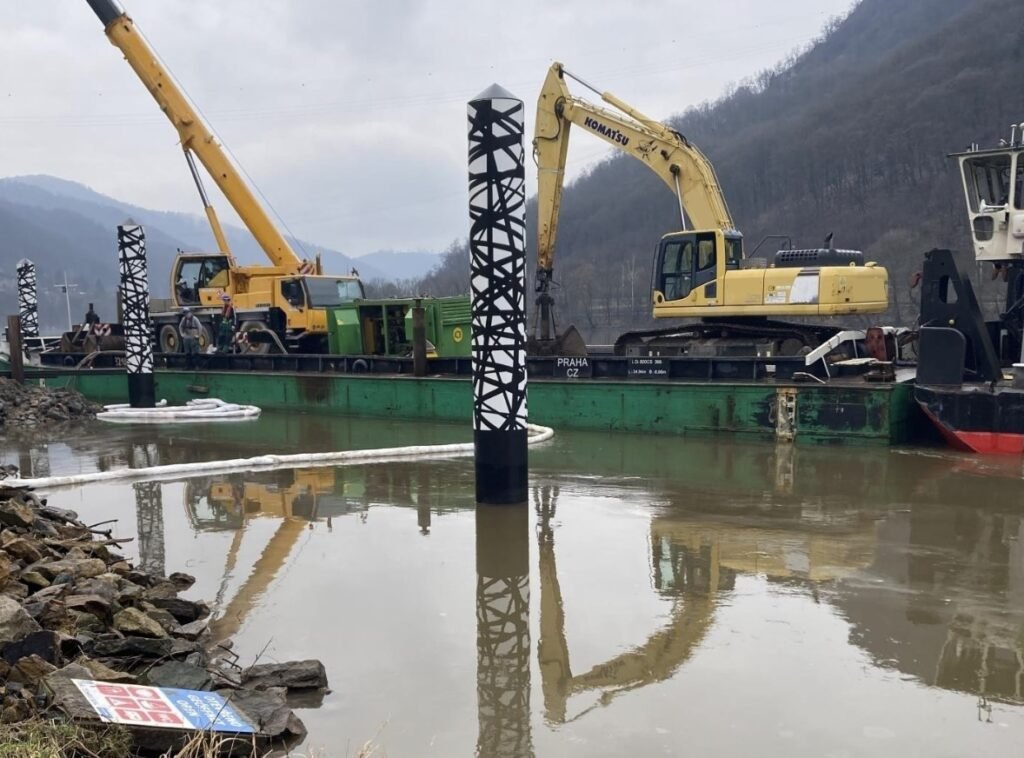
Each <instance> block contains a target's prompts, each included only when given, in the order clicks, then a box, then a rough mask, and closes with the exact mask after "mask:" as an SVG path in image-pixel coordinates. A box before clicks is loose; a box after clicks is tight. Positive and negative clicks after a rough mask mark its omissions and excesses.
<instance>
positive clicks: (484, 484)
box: [469, 84, 528, 507]
mask: <svg viewBox="0 0 1024 758" xmlns="http://www.w3.org/2000/svg"><path fill="white" fill-rule="evenodd" d="M523 130H524V124H523V101H522V100H520V99H518V98H517V97H515V96H514V95H512V94H510V93H509V92H507V91H506V90H504V89H502V88H501V87H499V86H498V85H496V84H495V85H492V86H491V87H490V88H489V89H487V90H486V91H485V92H483V93H481V94H480V95H479V96H478V97H476V98H474V99H473V100H471V101H470V102H469V216H470V220H471V227H470V232H469V245H470V264H469V265H470V287H471V291H472V316H473V441H474V443H475V447H476V500H477V503H485V504H491V505H506V504H522V505H523V506H524V507H525V504H526V501H527V479H528V467H527V440H526V434H527V431H526V283H525V274H526V245H525V231H526V230H525V226H526V215H525V209H526V191H525V190H526V188H525V181H526V171H525V168H524V164H523V156H524V151H523Z"/></svg>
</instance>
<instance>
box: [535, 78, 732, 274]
mask: <svg viewBox="0 0 1024 758" xmlns="http://www.w3.org/2000/svg"><path fill="white" fill-rule="evenodd" d="M566 76H569V77H572V78H574V79H576V80H577V81H579V82H580V83H581V84H583V85H584V86H585V87H588V88H589V89H593V88H592V87H590V85H588V84H586V82H583V81H582V80H580V79H578V78H576V77H574V76H573V75H572V74H570V73H569V72H568V71H566V70H565V67H564V66H562V64H561V63H554V64H553V65H552V66H551V68H550V69H549V70H548V75H547V79H545V80H544V88H543V90H541V93H540V98H539V99H538V101H537V121H536V126H535V135H534V140H533V151H534V157H535V159H536V161H537V174H538V190H537V209H538V210H537V218H538V220H537V229H538V244H537V267H538V269H539V270H544V271H548V272H550V271H551V269H552V267H553V264H554V248H555V239H556V237H557V233H558V212H559V206H560V203H561V198H562V185H563V181H564V177H565V159H566V154H567V151H568V147H569V131H570V126H571V125H572V124H576V125H577V126H580V127H582V128H584V129H586V130H587V131H588V132H591V133H592V134H595V135H597V136H598V137H600V138H601V139H603V140H604V141H605V142H607V143H608V144H609V145H611V146H612V147H615V148H617V149H619V150H621V151H622V152H624V153H626V154H627V155H630V156H632V157H634V158H636V159H637V160H639V161H641V162H642V163H644V165H646V166H647V167H648V168H650V169H651V170H652V171H653V172H654V173H656V174H657V175H658V176H659V177H660V178H661V180H662V181H663V182H665V184H666V185H667V186H668V188H669V189H670V190H672V192H673V193H674V194H675V195H676V197H677V198H678V200H679V204H680V214H681V220H682V212H683V210H685V212H686V215H688V216H689V217H690V221H691V222H692V224H693V225H694V226H696V227H697V228H699V229H723V230H725V229H732V228H733V226H734V225H733V221H732V216H731V214H730V213H729V207H728V206H727V205H726V202H725V196H724V195H723V193H722V189H721V187H720V186H719V183H718V177H717V176H716V175H715V169H714V167H713V166H712V165H711V163H710V162H709V161H708V159H707V158H706V157H705V156H704V154H703V153H702V152H701V151H700V150H698V149H697V147H696V146H694V145H692V144H691V143H690V142H689V141H688V140H687V139H686V137H684V136H683V135H682V134H680V133H679V132H677V131H675V130H674V129H672V128H671V127H669V126H666V125H665V124H663V123H661V122H660V121H655V120H654V119H652V118H650V117H649V116H645V115H644V114H643V113H641V112H640V111H638V110H636V109H635V108H633V107H632V106H630V105H627V104H626V103H624V102H623V101H622V100H620V99H619V98H617V97H615V96H614V95H612V94H611V93H609V92H599V93H598V94H599V95H600V97H601V99H602V100H603V101H604V102H606V103H608V104H609V105H611V106H613V107H614V108H616V109H617V110H618V111H620V113H616V112H614V111H611V110H609V109H607V108H601V107H598V106H596V105H592V104H591V103H588V102H587V101H586V100H582V99H581V98H578V97H574V96H573V95H571V94H570V93H569V88H568V86H567V85H566V82H565V77H566ZM594 91H595V92H597V90H594ZM684 228H685V226H684Z"/></svg>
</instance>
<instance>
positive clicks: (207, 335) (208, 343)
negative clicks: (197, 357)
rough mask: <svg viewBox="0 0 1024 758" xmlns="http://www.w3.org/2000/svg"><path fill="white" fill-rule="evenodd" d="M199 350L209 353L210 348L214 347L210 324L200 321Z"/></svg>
mask: <svg viewBox="0 0 1024 758" xmlns="http://www.w3.org/2000/svg"><path fill="white" fill-rule="evenodd" d="M197 341H198V342H199V352H200V353H203V354H205V353H208V352H210V348H211V347H213V332H212V331H211V330H210V325H209V324H204V323H200V325H199V338H198V340H197Z"/></svg>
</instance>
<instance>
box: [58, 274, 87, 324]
mask: <svg viewBox="0 0 1024 758" xmlns="http://www.w3.org/2000/svg"><path fill="white" fill-rule="evenodd" d="M54 289H56V290H59V291H60V292H63V293H64V302H65V304H66V305H67V307H68V331H69V332H70V331H71V292H70V291H71V290H72V289H78V285H77V284H68V272H67V271H65V272H64V284H58V285H57V286H56V287H55V288H54ZM83 294H84V293H83Z"/></svg>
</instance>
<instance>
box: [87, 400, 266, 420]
mask: <svg viewBox="0 0 1024 758" xmlns="http://www.w3.org/2000/svg"><path fill="white" fill-rule="evenodd" d="M165 403H166V401H164V400H161V401H160V403H159V404H158V405H157V407H155V408H132V407H131V406H130V405H128V404H127V403H121V404H118V405H106V406H104V408H105V409H106V410H104V411H103V412H102V413H97V414H96V418H98V419H99V420H100V421H109V422H111V423H114V424H177V423H192V422H196V421H251V420H254V419H257V418H259V415H260V409H259V408H257V407H256V406H255V405H237V404H235V403H225V402H224V401H223V400H220V399H218V398H215V397H211V398H202V399H200V400H189V401H188V402H187V403H186V404H185V405H183V406H182V405H166V404H165Z"/></svg>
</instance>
